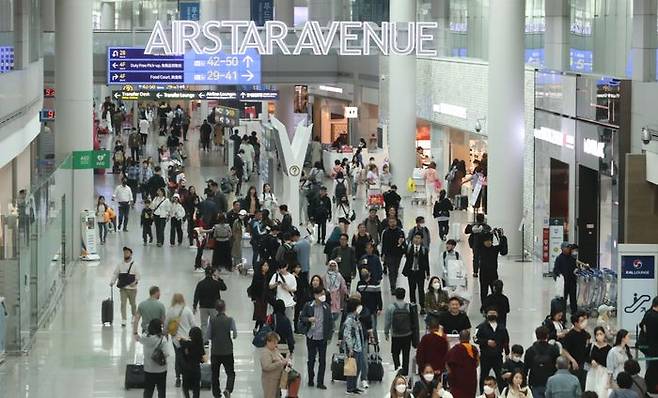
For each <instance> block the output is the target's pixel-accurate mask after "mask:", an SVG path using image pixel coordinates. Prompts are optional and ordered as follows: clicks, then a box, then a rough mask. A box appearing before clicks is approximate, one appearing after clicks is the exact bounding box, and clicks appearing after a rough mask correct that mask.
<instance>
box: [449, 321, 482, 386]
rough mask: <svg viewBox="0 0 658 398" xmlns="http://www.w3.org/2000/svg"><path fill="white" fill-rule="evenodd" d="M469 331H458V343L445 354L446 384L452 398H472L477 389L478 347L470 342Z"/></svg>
mask: <svg viewBox="0 0 658 398" xmlns="http://www.w3.org/2000/svg"><path fill="white" fill-rule="evenodd" d="M470 341H471V332H470V331H469V330H462V331H461V332H460V333H459V344H457V345H456V346H454V347H452V348H451V349H450V351H448V355H446V367H447V368H448V384H449V385H450V393H451V394H452V396H453V397H454V398H473V397H474V396H475V394H476V391H477V386H478V381H477V369H478V364H479V362H480V355H479V353H478V349H477V348H476V347H475V346H474V345H472V344H471V342H470Z"/></svg>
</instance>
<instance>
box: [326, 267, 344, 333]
mask: <svg viewBox="0 0 658 398" xmlns="http://www.w3.org/2000/svg"><path fill="white" fill-rule="evenodd" d="M323 282H324V286H325V287H326V289H327V291H328V292H329V297H330V298H331V300H330V301H331V317H332V319H333V320H334V322H336V321H337V320H338V319H339V318H340V314H341V312H342V311H343V302H344V301H345V300H344V298H345V297H346V296H347V294H348V293H349V290H347V284H346V283H345V279H343V276H342V275H341V274H340V272H338V263H337V262H336V261H334V260H330V261H329V263H328V264H327V273H326V275H325V276H324V281H323Z"/></svg>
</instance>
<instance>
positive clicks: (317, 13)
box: [308, 0, 341, 26]
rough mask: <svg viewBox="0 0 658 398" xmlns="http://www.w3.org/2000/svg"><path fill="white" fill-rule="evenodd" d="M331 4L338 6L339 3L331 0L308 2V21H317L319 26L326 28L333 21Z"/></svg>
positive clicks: (311, 0)
mask: <svg viewBox="0 0 658 398" xmlns="http://www.w3.org/2000/svg"><path fill="white" fill-rule="evenodd" d="M332 3H338V4H340V3H341V2H340V1H332V0H308V20H309V21H318V22H319V23H320V26H326V25H328V24H329V22H331V21H333V20H334V16H333V8H334V6H333V5H332Z"/></svg>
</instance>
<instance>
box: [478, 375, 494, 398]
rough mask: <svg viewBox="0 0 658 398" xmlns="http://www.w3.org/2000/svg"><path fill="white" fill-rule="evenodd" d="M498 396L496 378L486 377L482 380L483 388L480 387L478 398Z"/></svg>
mask: <svg viewBox="0 0 658 398" xmlns="http://www.w3.org/2000/svg"><path fill="white" fill-rule="evenodd" d="M498 396H499V392H498V384H497V383H496V378H495V377H491V376H487V377H485V378H484V387H482V395H480V396H478V398H496V397H498Z"/></svg>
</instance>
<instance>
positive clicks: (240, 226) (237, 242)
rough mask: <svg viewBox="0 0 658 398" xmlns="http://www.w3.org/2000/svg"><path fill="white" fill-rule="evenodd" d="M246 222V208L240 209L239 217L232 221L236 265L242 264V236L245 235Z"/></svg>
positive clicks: (232, 243) (233, 258) (234, 262)
mask: <svg viewBox="0 0 658 398" xmlns="http://www.w3.org/2000/svg"><path fill="white" fill-rule="evenodd" d="M246 222H247V212H246V211H245V210H240V211H239V212H238V217H237V218H236V219H235V220H233V221H232V222H231V223H230V225H231V259H232V265H233V266H234V267H235V266H238V265H239V264H242V238H243V236H244V232H245V224H246Z"/></svg>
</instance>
